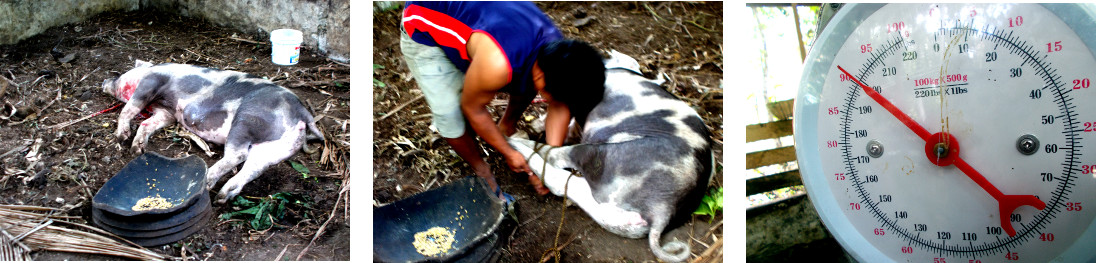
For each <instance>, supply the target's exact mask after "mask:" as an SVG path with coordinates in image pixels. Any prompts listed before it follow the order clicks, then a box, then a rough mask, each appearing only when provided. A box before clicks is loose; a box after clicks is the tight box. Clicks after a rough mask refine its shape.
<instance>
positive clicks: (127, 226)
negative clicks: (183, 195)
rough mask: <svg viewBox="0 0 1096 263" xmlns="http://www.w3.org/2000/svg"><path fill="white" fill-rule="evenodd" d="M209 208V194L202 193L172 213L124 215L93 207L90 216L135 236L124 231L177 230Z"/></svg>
mask: <svg viewBox="0 0 1096 263" xmlns="http://www.w3.org/2000/svg"><path fill="white" fill-rule="evenodd" d="M209 210H211V206H210V202H209V195H207V194H202V195H198V200H197V201H196V202H194V203H193V204H192V205H190V206H188V207H186V208H185V209H182V211H179V212H176V213H172V214H164V215H149V216H130V217H124V216H120V215H116V214H114V213H110V212H103V211H101V210H99V209H94V208H93V209H91V217H92V218H93V219H95V221H96V222H97V223H99V225H100V226H101V227H102V228H103V229H106V230H107V231H110V232H112V233H115V234H118V235H121V236H127V237H136V236H138V235H129V234H124V233H126V232H136V233H145V232H155V231H170V232H178V231H179V230H181V229H183V228H185V226H183V225H184V224H185V223H187V222H189V221H191V219H193V218H194V217H197V216H199V215H201V214H202V213H203V212H206V211H209Z"/></svg>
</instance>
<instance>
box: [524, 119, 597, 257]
mask: <svg viewBox="0 0 1096 263" xmlns="http://www.w3.org/2000/svg"><path fill="white" fill-rule="evenodd" d="M544 147H548V149H547V150H545V151H544V155H543V156H541V158H542V159H544V162H542V163H541V166H540V174H541V176H538V177H539V179H540V184H541V185H542V186H543V185H546V183H545V182H544V177H545V175H547V173H545V172H546V171H547V170H548V153H549V152H551V151H552V150H554V149H556V147H555V146H551V145H548V144H547V143H543V144H542V143H540V142H537V141H533V152H532V153H530V154H529V156H527V157H525V159H526V160H530V159H532V158H533V155H536V154H537V153H538V152H540V150H541V149H544ZM569 171H570V172H571V175H568V176H567V180H566V181H564V183H563V198H564V200H563V202H562V203H560V210H559V227H556V237H555V238H554V239H553V240H552V248H550V249H548V250H546V251H544V253H542V254H541V260H540V262H547V261H548V260H549V259H550V258H553V257H554V258H555V259H556V262H559V259H560V256H561V253H560V252H561V251H562V250H563V247H564V246H567V244H570V243H571V241H574V238H572V239H571V241H567V242H566V243H564V244H563V246H560V245H559V233H560V232H562V231H563V221H564V220H565V219H566V218H567V199H566V198H567V188H568V186H569V185H570V184H571V177H575V176H578V177H583V176H582V174H581V173H579V172H578V170H575V169H570V170H569ZM553 255H554V256H553Z"/></svg>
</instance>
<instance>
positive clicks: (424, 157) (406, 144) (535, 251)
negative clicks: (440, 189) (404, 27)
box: [373, 2, 723, 262]
mask: <svg viewBox="0 0 1096 263" xmlns="http://www.w3.org/2000/svg"><path fill="white" fill-rule="evenodd" d="M537 5H538V6H539V7H540V8H541V10H544V11H545V13H547V14H548V15H549V16H550V17H551V18H552V20H553V21H555V23H556V25H557V26H558V27H559V28H560V30H561V31H562V32H563V35H564V37H568V38H575V39H580V40H584V41H587V42H590V43H591V44H592V45H593V46H595V47H598V48H600V49H602V50H604V51H606V52H607V51H608V50H609V49H616V50H618V51H620V52H622V53H624V54H627V55H630V56H632V57H634V58H636V59H637V60H638V61H639V62H640V64H641V67H642V68H643V71H644V73H645V75H647V76H648V77H654V76H656V74H658V73H659V72H662V73H665V74H667V75H668V76H669V78H670V81H669V82H667V83H666V84H663V87H664V88H667V90H668V91H670V92H671V93H673V94H674V95H676V96H677V97H678V98H681V99H682V100H684V101H686V102H687V103H689V104H690V105H692V106H693V107H694V109H696V110H697V112H698V113H700V115H701V117H702V118H703V119H704V121H705V122H706V124H707V125H708V128H709V130H711V131H712V133H713V135H712V138H713V139H714V140H715V142H716V143H715V145H714V146H713V150H714V151H715V153H716V156H717V163H718V166H717V167H722V163H723V160H722V154H723V143H722V141H723V129H722V127H723V116H722V112H723V91H722V87H721V86H720V83H721V82H720V81H721V80H722V78H723V53H722V43H723V20H722V17H723V13H722V10H723V6H722V3H720V2H702V3H694V2H665V3H664V2H646V3H634V2H596V3H591V2H538V3H537ZM399 12H400V10H399V9H396V10H388V11H384V12H380V13H377V14H376V15H375V17H374V21H373V32H374V37H373V52H374V53H373V59H374V63H375V65H374V66H373V67H374V73H373V77H374V79H375V83H374V89H373V96H374V100H373V113H374V115H373V125H374V130H373V142H374V143H373V151H374V159H373V167H374V171H373V177H374V185H373V199H374V204H373V205H374V206H380V205H384V204H388V203H391V202H394V201H396V200H399V199H401V198H405V197H408V196H411V195H413V194H415V193H419V192H422V191H425V190H428V189H431V188H434V187H437V186H439V185H442V184H444V183H445V182H448V181H450V180H454V179H457V178H460V177H463V176H469V175H473V173H472V171H471V169H470V168H469V167H468V166H467V165H466V164H465V163H464V162H463V161H461V160H460V158H459V157H457V155H456V154H455V153H453V152H452V150H451V149H450V147H449V146H448V144H446V143H445V141H444V140H442V139H441V137H439V136H438V135H437V134H436V133H434V132H432V131H430V129H429V128H428V126H429V125H430V110H429V108H428V106H427V105H426V102H425V101H424V100H421V99H416V98H417V97H419V95H420V94H421V91H420V90H419V89H418V88H417V86H416V84H415V82H414V80H413V78H412V76H411V75H410V72H409V71H408V70H407V65H406V64H405V62H403V61H402V58H401V53H400V48H399V35H398V33H399V32H398V31H399V24H398V22H399ZM590 17H592V19H583V18H590ZM582 20H589V21H587V22H585V23H583V22H582ZM378 81H379V82H380V83H377V82H378ZM505 96H506V95H505V94H501V95H499V96H498V97H497V98H496V100H495V102H493V103H492V104H491V107H489V110H490V111H492V114H494V116H495V117H496V118H497V117H498V116H500V115H501V113H502V112H503V110H504V109H505V105H506V102H505V100H504V99H503V98H505ZM545 107H546V105H545V104H544V103H535V104H534V105H533V106H531V107H530V108H529V109H528V110H527V111H526V115H529V116H531V118H535V117H539V116H540V115H542V114H544V112H545ZM531 118H530V119H531ZM527 126H528V124H527V123H524V122H519V128H522V129H527ZM481 146H482V147H483V148H485V149H486V152H487V154H488V157H487V159H488V162H490V163H491V164H492V170H493V171H494V172H495V174H496V177H497V178H498V180H499V184H500V185H502V188H503V190H504V191H506V192H508V193H510V194H511V195H513V196H514V197H515V198H517V199H518V201H517V206H518V213H519V214H518V218H519V220H518V221H519V222H520V223H516V225H517V227H516V229H514V230H506V231H504V233H503V238H508V239H509V240H508V242H507V243H504V244H503V245H502V249H501V251H500V253H501V256H502V259H501V262H536V261H538V260H540V259H541V256H542V255H543V253H544V252H545V251H547V250H550V249H552V248H553V247H554V246H553V241H554V239H555V235H556V231H557V227H559V223H560V219H561V218H560V212H559V211H560V208H561V205H562V202H563V199H562V198H560V197H557V196H552V195H548V196H538V195H536V194H535V192H534V191H533V189H532V187H530V186H529V182H528V180H527V179H526V177H525V176H517V175H514V174H513V173H511V172H510V171H509V169H508V168H507V166H506V164H505V162H504V160H503V158H500V157H499V155H498V153H497V152H495V151H494V150H493V149H492V148H491V147H490V146H488V145H487V144H486V143H482V142H481ZM716 171H717V172H719V173H722V169H720V168H717V170H716ZM716 178H717V179H716V180H713V181H712V183H711V185H710V187H722V185H723V181H722V176H721V175H717V176H716ZM565 221H566V223H565V224H564V225H563V227H562V232H561V233H560V235H559V243H560V244H562V243H565V241H567V240H570V239H574V242H572V243H570V244H568V245H567V246H564V247H563V249H562V258H563V260H564V262H648V261H655V258H654V255H653V254H652V253H651V251H650V247H649V246H648V243H647V239H646V238H642V239H627V238H623V237H620V236H616V235H614V234H612V233H609V232H608V231H606V230H604V229H602V228H601V227H600V226H598V225H597V224H596V223H595V222H594V221H593V220H592V219H591V218H590V217H589V216H587V215H586V214H585V213H584V212H583V211H582V210H581V209H580V208H578V207H576V206H571V207H568V208H567V209H566V218H565ZM713 237H718V238H719V239H722V217H721V216H717V217H716V218H715V219H714V220H713V221H712V223H711V224H709V223H708V217H707V216H694V217H693V218H692V220H690V221H689V222H687V223H685V224H684V225H683V227H679V228H677V229H674V230H673V231H671V232H669V233H667V234H664V235H663V240H672V239H675V238H676V239H678V240H682V241H685V240H688V241H689V243H690V247H691V250H692V253H693V255H694V257H695V256H696V255H698V254H700V253H702V252H704V250H705V249H706V248H707V246H708V245H709V244H712V240H713ZM701 243H703V244H701Z"/></svg>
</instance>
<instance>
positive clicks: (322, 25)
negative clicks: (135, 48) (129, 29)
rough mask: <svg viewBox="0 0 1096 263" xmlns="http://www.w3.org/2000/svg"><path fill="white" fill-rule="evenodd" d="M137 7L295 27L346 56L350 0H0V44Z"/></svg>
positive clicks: (259, 27)
mask: <svg viewBox="0 0 1096 263" xmlns="http://www.w3.org/2000/svg"><path fill="white" fill-rule="evenodd" d="M138 9H140V10H148V11H159V12H164V13H168V14H178V15H182V16H189V17H198V18H202V19H205V20H207V21H209V22H211V23H214V24H217V25H221V26H227V27H231V28H236V29H238V30H240V31H244V32H253V33H259V34H260V35H269V34H270V31H273V30H275V29H280V28H292V29H297V30H300V31H301V32H303V33H304V43H302V45H303V46H305V47H307V48H311V49H312V50H314V51H315V52H319V53H320V54H322V55H326V56H327V57H328V58H331V59H332V60H335V61H340V62H349V61H350V0H219V1H209V0H49V1H38V0H0V44H14V43H16V42H19V41H20V40H23V39H26V38H29V37H31V36H34V35H37V34H39V33H42V32H43V31H45V30H46V29H48V28H50V27H54V26H60V25H64V24H68V23H73V22H79V21H83V20H85V19H88V18H90V17H92V16H95V15H96V14H99V13H102V12H108V11H116V10H125V11H133V10H138ZM267 41H269V38H268V39H267Z"/></svg>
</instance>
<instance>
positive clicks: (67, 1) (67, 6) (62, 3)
mask: <svg viewBox="0 0 1096 263" xmlns="http://www.w3.org/2000/svg"><path fill="white" fill-rule="evenodd" d="M139 2H140V1H139V0H49V1H39V0H3V1H0V45H7V44H15V43H17V42H19V41H20V40H23V39H26V38H29V37H31V36H34V35H37V34H39V33H42V32H45V31H46V29H49V28H50V27H54V26H60V25H64V24H68V23H73V22H79V21H83V20H84V19H88V18H90V17H92V16H95V15H96V14H99V13H102V12H107V11H115V10H137V9H138V8H139V7H140V5H139Z"/></svg>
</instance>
